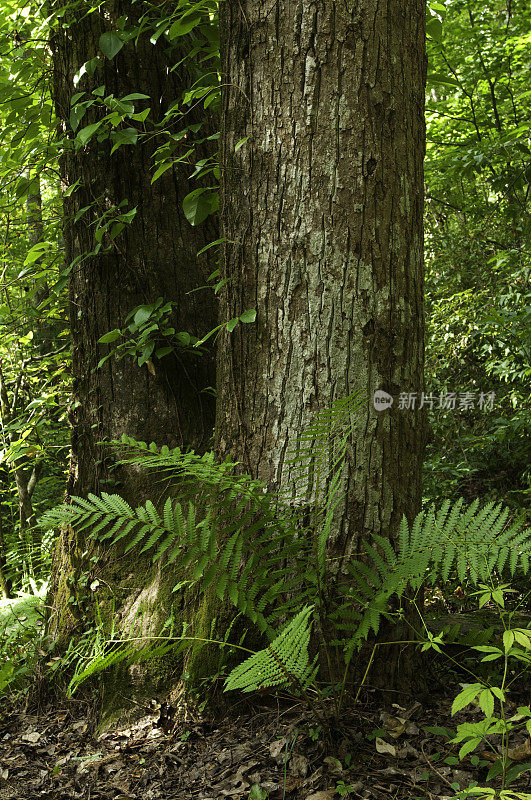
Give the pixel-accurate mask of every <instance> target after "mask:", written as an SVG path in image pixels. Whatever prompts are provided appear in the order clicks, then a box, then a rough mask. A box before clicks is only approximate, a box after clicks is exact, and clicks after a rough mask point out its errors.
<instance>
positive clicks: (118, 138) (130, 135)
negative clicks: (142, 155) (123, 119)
mask: <svg viewBox="0 0 531 800" xmlns="http://www.w3.org/2000/svg"><path fill="white" fill-rule="evenodd" d="M111 141H112V142H113V147H112V150H111V155H112V154H113V153H114V152H115V151H116V150H118V148H119V147H121V146H122V145H135V144H136V143H137V141H138V131H137V130H136V129H135V128H123V129H122V130H120V131H113V132H112V133H111Z"/></svg>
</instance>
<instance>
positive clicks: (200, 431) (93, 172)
mask: <svg viewBox="0 0 531 800" xmlns="http://www.w3.org/2000/svg"><path fill="white" fill-rule="evenodd" d="M86 5H87V7H86V9H84V10H85V11H89V8H90V4H86ZM143 5H145V4H140V3H136V4H134V3H127V2H115V3H112V4H111V3H109V4H107V3H106V4H104V5H103V6H102V7H101V8H100V10H99V12H94V13H87V15H86V16H83V13H81V12H82V11H83V9H80V8H77V9H76V12H75V14H76V18H75V19H70V20H69V23H70V24H69V26H68V27H65V28H62V27H61V26H60V25H58V27H57V29H56V31H55V34H54V36H53V39H52V47H53V58H54V89H55V103H56V109H57V114H58V117H59V119H60V120H61V121H62V128H63V131H66V132H67V133H68V132H70V133H69V135H70V137H71V138H73V136H74V134H73V133H72V131H71V127H70V124H69V115H70V110H71V97H72V95H73V94H74V93H75V92H80V91H84V92H87V95H86V96H85V97H90V92H91V91H92V90H93V89H95V88H96V87H98V86H101V85H102V84H104V85H105V96H108V95H112V94H114V96H115V97H116V98H121V97H124V96H125V95H127V94H129V93H132V92H138V93H142V94H146V95H149V97H150V100H149V101H146V100H135V101H134V102H135V110H137V111H141V110H143V109H144V108H145V107H147V106H150V107H151V109H152V111H151V116H150V120H151V121H152V122H155V123H156V122H159V121H160V120H161V119H162V116H163V113H164V111H165V110H166V109H167V108H168V106H169V104H170V103H171V102H173V101H175V100H177V99H179V98H180V97H181V96H182V93H183V91H184V90H185V89H186V88H187V87H188V85H189V81H190V75H189V72H188V70H187V68H186V66H181V67H180V68H179V69H177V70H174V71H171V68H172V67H173V65H174V63H175V62H176V61H178V60H179V59H178V58H176V57H172V56H171V55H168V51H167V43H166V44H165V43H164V37H162V38H161V39H160V40H159V42H158V44H157V45H156V46H153V45H152V44H151V43H150V42H149V34H143V35H142V36H140V38H139V40H138V42H137V43H136V44H135V42H134V40H133V41H131V42H129V43H127V44H126V45H125V46H124V47H123V49H122V50H121V52H120V53H118V55H116V56H115V58H114V59H112V60H108V59H106V58H104V57H103V55H102V54H101V52H100V51H99V45H98V42H99V37H100V36H101V34H102V33H104V32H106V31H111V30H113V29H115V28H116V20H117V19H118V18H119V17H120V16H121V15H128V17H129V21H130V22H131V21H132V22H133V23H134V22H135V19H134V15H135V14H139V13H141V11H142V10H143V11H145V10H146V9H145V8H144V9H141V8H140V6H143ZM97 55H99V56H100V64H99V65H98V67H97V69H96V72H95V74H94V76H93V77H89V76H88V75H86V74H85V75H84V76H83V77H82V79H81V80H80V82H79V85H77V86H75V85H74V75H75V73H76V72H77V71H78V70H79V69H80V67H81V65H83V64H84V63H85V62H86V61H88V60H90V59H93V58H94V57H95V56H97ZM107 111H108V109H104V110H95V109H94V108H91V109H89V111H88V112H87V114H86V116H85V117H84V118H83V121H82V123H81V125H80V127H83V126H85V125H88V124H90V123H92V122H94V121H96V120H98V119H101V117H102V116H104V114H105V113H106V112H107ZM194 121H197V120H195V119H194V118H193V113H192V114H190V115H189V116H188V117H187V119H186V120H185V122H184V124H183V126H182V127H184V125H185V124H190V123H192V122H194ZM139 127H141V126H140V125H139ZM161 144H162V140H161V137H160V135H158V136H154V137H153V136H152V137H148V138H147V140H146V138H142V137H140V139H139V143H138V144H137V145H136V146H134V147H130V146H129V147H122V148H120V149H118V150H117V151H116V152H115V153H114V154H113V155H110V149H111V143H109V141H108V139H106V140H105V141H103V142H98V141H97V137H96V136H95V137H93V138H92V139H91V140H90V141H89V143H88V144H87V145H86V146H85V147H82V148H81V149H79V150H78V151H77V152H74V149H73V148H70V149H66V151H65V153H64V156H63V158H62V162H61V172H62V179H63V182H64V186H65V188H66V187H67V186H69V185H72V184H74V183H75V182H76V181H78V180H79V181H80V184H79V187H78V188H77V189H76V190H75V191H74V192H73V193H72V194H71V195H70V196H68V197H65V200H64V209H65V217H66V224H65V229H64V240H65V245H66V261H67V263H72V262H74V267H73V269H72V272H71V278H70V318H71V326H72V344H73V367H72V369H73V381H74V399H73V403H72V411H71V423H72V467H71V471H70V480H69V486H68V493H69V494H70V495H82V496H83V495H86V494H87V493H88V492H98V491H101V490H105V491H111V492H113V491H115V492H118V493H120V494H121V495H122V496H124V497H125V498H126V499H127V500H128V501H129V502H130V503H131V504H133V505H137V504H138V503H139V502H142V501H143V500H144V499H145V497H146V495H148V496H149V495H150V494H151V497H152V499H153V500H155V501H156V499H157V496H158V495H157V492H158V494H160V486H159V487H155V488H154V485H153V483H152V482H151V483H150V481H149V480H147V479H146V475H145V473H143V472H140V471H138V470H136V471H135V469H133V468H128V469H124V468H116V466H115V464H114V463H113V458H112V456H111V455H110V453H109V452H108V451H105V450H102V448H101V447H100V446H98V444H97V443H98V442H101V441H102V440H107V439H113V438H120V437H121V435H122V434H123V433H125V434H127V435H129V436H132V437H134V438H136V439H140V440H143V441H147V442H151V441H155V442H156V443H157V444H159V445H161V444H167V445H169V446H173V447H174V446H177V445H179V446H181V445H182V446H185V447H191V448H194V449H195V450H197V451H202V450H205V449H207V448H208V446H209V443H210V439H211V436H212V429H213V422H214V402H213V399H212V397H211V396H209V395H208V394H205V393H203V390H204V389H206V388H207V387H209V386H213V385H214V382H215V363H214V358H213V357H212V356H208V355H207V356H203V357H200V356H199V355H198V354H197V353H190V352H187V351H186V350H184V349H183V350H180V351H175V353H174V354H170V355H167V356H166V357H165V358H164V359H162V360H160V361H159V360H157V359H156V358H153V359H152V361H151V362H150V364H147V365H146V364H144V365H143V366H141V367H139V366H138V364H137V362H136V360H135V359H133V358H132V357H131V356H126V357H125V358H123V359H122V360H119V361H118V360H116V359H115V358H114V357H112V358H110V359H109V360H108V361H107V362H106V363H105V364H104V365H103V366H102V367H101V368H98V367H97V364H98V361H99V359H100V358H101V357H102V356H103V355H105V354H106V353H107V352H108V345H101V344H98V339H99V337H101V336H102V334H104V333H106V332H108V331H111V330H113V329H115V328H123V327H124V320H125V318H126V316H127V314H128V313H129V312H130V311H131V310H132V309H133V308H134V307H135V306H137V305H140V304H143V303H149V302H152V301H154V300H156V299H157V298H158V297H163V298H164V300H165V301H167V300H173V301H175V302H176V304H177V305H176V311H175V315H174V318H173V319H172V320H171V324H172V326H173V327H175V329H176V330H177V331H188V332H190V333H191V334H193V335H203V334H204V333H205V332H206V331H208V330H210V329H211V328H213V327H214V325H215V323H216V313H217V309H216V307H215V302H214V295H213V293H212V292H208V291H203V292H194V293H192V294H188V292H190V291H191V290H192V289H196V288H197V287H199V286H204V284H205V281H206V277H207V276H208V274H209V273H210V272H211V271H212V266H211V264H209V263H208V257H206V256H202V257H200V258H199V259H198V258H197V257H196V254H197V252H198V251H199V250H200V249H201V248H202V247H204V246H205V244H207V243H208V242H210V241H212V239H215V238H216V236H217V231H216V226H215V225H214V224H213V223H209V222H207V223H205V224H203V225H201V226H200V227H198V228H192V227H191V226H190V224H189V223H188V221H187V220H186V218H185V217H184V214H183V211H182V201H183V198H184V197H185V195H186V194H187V193H188V192H190V191H191V189H193V188H195V187H194V185H190V183H189V181H188V178H187V176H188V175H189V174H190V172H191V171H192V170H191V168H190V165H189V164H181V165H178V166H177V167H174V168H172V169H170V170H168V171H167V172H166V173H165V174H164V175H163V176H162V177H161V178H160V179H159V180H158V181H157V182H155V183H154V184H153V185H151V177H152V174H153V161H152V155H153V152H154V150H155V148H156V147H158V146H160V145H161ZM203 155H207V153H206V152H205V153H203ZM199 157H200V156H199V155H198V158H199ZM123 200H127V201H128V202H127V205H126V207H125V208H124V209H123V210H124V211H127V210H129V209H132V208H134V207H136V208H137V213H136V216H135V217H134V220H133V222H132V223H131V224H130V225H126V227H125V229H124V230H123V232H122V233H121V234H120V235H119V236H118V237H117V238H116V239H115V240H114V243H113V246H112V250H111V251H110V252H108V253H104V252H100V253H99V254H97V255H92V256H89V257H86V255H85V254H87V253H89V252H90V251H92V250H93V249H94V246H95V239H94V229H95V221H96V220H97V218H98V217H100V216H101V214H102V213H103V212H105V211H106V210H108V209H110V208H111V207H113V206H118V205H119V204H120V202H121V201H123ZM86 206H90V208H89V209H88V210H87V211H86V212H84V213H82V214H80V215H79V219H78V220H77V221H76V219H75V217H76V215H78V214H79V212H80V211H81V210H82V209H83V208H85V207H86ZM107 243H108V240H106V239H104V244H107ZM164 343H166V342H164ZM78 545H79V542H78V541H77V540H76V539H75V537H72V536H71V534H70V533H69V532H65V534H64V535H63V539H62V541H61V543H60V546H59V548H58V556H57V558H56V562H55V570H54V579H53V584H54V586H53V589H52V600H53V605H54V606H55V620H54V617H53V616H52V620H51V629H52V631H53V629H54V626H55V632H56V634H57V635H60V634H61V631H62V630H63V629H64V626H65V625H66V626H68V615H67V614H66V612H65V610H64V609H65V606H64V602H65V601H64V596H65V594H66V593H67V591H66V589H65V580H66V577H65V576H67V575H68V574H69V571H70V574H71V572H72V569H71V563H72V559H73V557H74V555H75V552H76V548H77V547H78ZM99 569H100V571H101V573H100V574H101V576H102V577H103V578H104V579H105V580H106V581H107V583H108V584H109V585H110V586H112V587H113V591H114V592H115V596H116V603H117V605H116V607H117V609H118V608H120V607H121V608H122V611H123V608H124V607H126V608H128V609H129V610H131V609H134V608H136V611H138V603H137V605H136V606H135V603H136V601H137V599H138V598H139V597H142V596H143V595H142V593H143V592H144V593H147V594H146V603H147V605H146V608H147V606H149V607H154V605H156V604H157V603H158V606H157V608H158V610H159V611H160V609H161V608H162V611H161V613H168V608H167V607H166V606H168V603H162V602H161V593H162V594H163V595H164V597H165V598H166V600H167V599H168V596H169V597H170V599H171V598H172V595H171V586H173V584H174V583H175V582H176V581H175V580H174V578H175V576H173V575H171V574H170V575H168V576H161V575H160V574H153V570H152V569H151V571H150V568H149V562H144V561H142V563H141V564H140V563H139V562H138V557H137V556H136V555H135V553H134V552H132V553H131V554H130V555H129V556H128V557H125V558H124V557H123V556H122V557H120V558H116V557H112V558H109V560H108V564H107V565H105V566H102V565H101V564H100V565H99ZM120 582H121V583H120ZM168 582H171V585H170V586H169V589H168V586H166V590H167V591H166V590H164V591H165V594H164V591H163V589H164V585H165V584H168ZM122 584H123V586H122ZM117 586H119V587H121V588H116V587H117ZM150 587H151V588H150ZM153 613H155V612H153ZM157 613H158V612H157ZM128 614H129V612H128V611H126V612H123V617H124V619H126V618H127V617H128ZM129 616H130V614H129Z"/></svg>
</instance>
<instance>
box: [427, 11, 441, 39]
mask: <svg viewBox="0 0 531 800" xmlns="http://www.w3.org/2000/svg"><path fill="white" fill-rule="evenodd" d="M442 31H443V26H442V22H441V20H440V19H438V18H437V17H430V19H428V20H427V22H426V35H427V36H429V37H430V39H433V40H434V41H435V42H440V41H441V40H442Z"/></svg>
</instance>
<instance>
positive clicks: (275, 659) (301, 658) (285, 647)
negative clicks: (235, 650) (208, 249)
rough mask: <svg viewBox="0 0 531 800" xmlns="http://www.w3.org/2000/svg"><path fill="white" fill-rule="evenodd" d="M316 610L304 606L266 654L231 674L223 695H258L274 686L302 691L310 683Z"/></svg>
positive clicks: (253, 659) (246, 663)
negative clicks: (237, 691)
mask: <svg viewBox="0 0 531 800" xmlns="http://www.w3.org/2000/svg"><path fill="white" fill-rule="evenodd" d="M312 612H313V606H305V607H304V608H303V609H302V611H300V612H299V613H298V614H297V616H296V617H294V619H292V620H291V622H289V623H288V624H287V625H286V627H285V628H284V630H283V631H282V632H281V633H280V634H279V635H278V636H277V637H276V638H275V639H273V641H272V642H271V644H270V645H269V646H268V647H266V648H265V649H264V650H260V651H259V652H258V653H255V654H254V655H252V656H251V657H250V658H248V659H247V660H246V661H244V662H243V664H239V665H238V666H237V667H236V668H235V669H233V670H232V672H231V673H230V675H229V677H228V678H227V680H226V681H225V687H224V691H226V692H227V691H233V690H235V689H239V690H240V691H242V692H255V691H258V690H259V689H264V688H269V687H272V686H285V687H293V686H296V687H300V686H301V685H302V686H304V685H305V683H306V682H307V681H308V680H309V679H311V675H312V673H313V672H314V669H313V668H314V664H312V665H310V663H309V655H308V645H309V642H310V634H311V628H312V620H311V616H312Z"/></svg>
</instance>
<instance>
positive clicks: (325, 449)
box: [40, 395, 531, 691]
mask: <svg viewBox="0 0 531 800" xmlns="http://www.w3.org/2000/svg"><path fill="white" fill-rule="evenodd" d="M359 406H360V401H359V398H358V397H357V396H356V395H351V396H350V397H348V398H346V399H345V400H341V401H337V402H336V403H334V406H333V407H332V409H329V410H328V411H325V412H323V413H321V414H320V415H319V416H318V417H317V418H316V420H315V422H314V423H313V424H312V425H311V426H309V428H308V429H307V430H305V431H303V432H302V433H301V435H300V436H299V437H298V438H297V440H296V443H295V445H294V447H293V448H292V450H291V451H290V457H289V458H288V459H287V468H288V469H289V476H288V478H289V479H287V480H286V483H287V485H288V486H289V487H290V491H289V493H288V495H287V496H286V495H285V496H284V497H281V496H278V495H277V496H276V495H274V494H272V493H268V492H266V491H265V488H264V486H263V485H262V484H261V483H260V482H259V481H257V480H254V479H252V478H251V477H250V476H248V475H241V474H238V473H237V468H238V465H237V464H235V463H233V462H231V461H229V460H227V461H224V462H223V463H222V464H216V463H215V461H214V457H213V454H212V453H207V454H205V455H202V456H199V455H197V454H195V453H193V452H187V453H184V452H183V451H182V450H180V449H179V448H174V449H172V450H170V449H169V448H167V447H163V448H161V449H160V450H158V449H157V447H156V446H155V445H147V444H145V443H143V442H136V441H134V440H132V439H130V438H127V437H123V439H122V440H121V441H120V442H114V443H113V444H114V445H115V447H116V448H117V449H118V450H119V453H120V456H121V461H122V463H124V464H135V465H136V466H139V467H141V468H145V469H149V470H154V471H156V472H157V473H158V474H160V475H161V476H162V480H164V481H165V482H166V483H167V487H166V491H167V492H168V491H170V490H171V493H172V494H171V496H170V497H168V499H167V500H166V501H165V503H164V505H163V508H162V510H161V511H159V510H158V509H157V508H156V507H155V505H154V504H153V503H152V502H151V501H147V502H146V503H145V504H144V505H141V506H139V507H138V508H136V509H133V508H131V506H129V504H128V503H127V502H126V501H125V500H123V498H121V497H120V496H119V495H116V494H106V493H102V494H101V496H100V497H97V496H96V495H93V494H90V495H89V496H88V497H87V498H79V497H74V498H72V499H71V502H70V503H69V504H64V505H62V506H59V507H58V508H56V509H53V510H52V511H49V512H47V513H45V514H44V515H43V517H41V520H40V525H41V526H42V527H44V528H47V529H53V528H57V527H59V526H61V525H64V524H67V525H71V526H72V527H73V528H74V529H75V530H76V531H78V532H83V531H85V532H87V534H88V536H90V537H92V539H93V540H94V541H95V542H96V543H99V542H106V543H107V545H108V544H112V545H116V544H120V545H121V546H123V547H124V549H125V551H126V552H128V551H133V550H137V551H138V552H139V553H146V554H150V555H151V557H152V558H153V560H155V561H156V560H160V559H162V560H163V561H164V563H165V564H167V565H170V564H171V565H172V568H173V569H174V570H175V571H176V572H177V573H178V574H179V575H182V576H183V585H184V584H185V583H189V582H197V583H198V586H199V588H200V589H201V590H202V591H205V590H206V589H209V588H210V589H211V590H213V591H214V592H215V594H216V595H217V596H218V597H219V599H220V600H222V601H223V600H225V599H228V600H229V601H230V602H231V603H232V604H233V605H234V606H235V607H236V608H237V609H238V611H240V612H241V613H244V614H246V615H247V617H248V618H249V619H250V620H251V621H252V622H253V623H255V624H256V625H257V627H258V628H259V630H260V631H261V632H262V633H265V634H266V635H267V637H268V638H269V640H270V642H271V643H270V645H269V646H268V647H267V648H265V649H264V650H262V651H260V652H259V653H257V654H255V655H253V656H252V657H251V658H250V659H248V660H247V661H246V662H244V664H242V665H240V666H239V667H237V668H236V670H234V671H233V672H232V673H231V674H230V676H229V678H228V680H227V684H226V688H227V690H229V689H235V688H240V689H242V690H243V691H252V690H253V688H254V689H256V688H260V687H266V686H267V687H270V686H281V685H283V686H286V685H290V686H292V688H293V687H294V686H295V685H298V686H299V688H300V687H301V686H302V687H304V686H307V685H308V681H309V680H311V679H312V676H315V672H316V669H317V667H316V666H315V662H313V663H312V664H310V662H309V656H308V642H309V639H310V632H311V625H312V622H311V618H312V615H314V616H316V617H317V619H318V620H319V622H320V623H321V625H320V627H321V628H322V627H323V625H322V623H323V622H325V621H326V620H325V619H324V618H325V617H326V616H327V617H328V622H330V623H332V625H333V627H334V628H335V636H336V637H337V638H335V639H334V640H333V641H332V643H330V642H325V643H324V644H325V645H326V646H331V645H332V646H341V647H343V648H344V651H345V658H346V661H347V662H348V661H349V659H350V658H351V656H352V654H353V652H354V651H355V649H356V648H359V646H360V645H361V643H362V642H363V640H364V639H366V638H367V637H368V636H369V635H370V634H371V633H373V634H377V633H378V631H379V628H380V625H381V620H382V618H389V619H391V614H390V612H389V601H390V600H391V599H392V598H393V597H394V598H398V599H400V598H402V597H403V596H404V593H405V592H406V590H407V589H412V590H413V591H417V590H418V589H419V588H420V587H421V586H422V584H423V583H425V582H429V581H434V580H437V579H439V578H442V579H443V580H447V578H448V576H449V574H450V573H451V572H452V570H456V571H457V574H458V576H459V577H460V579H461V580H463V579H465V578H466V577H468V578H469V579H470V581H471V582H472V583H474V584H477V583H478V582H487V581H488V578H489V576H490V575H491V573H492V572H493V570H497V571H499V572H501V571H502V570H508V571H509V572H510V573H511V574H513V573H514V571H515V570H516V568H517V567H518V566H520V567H521V568H522V569H523V570H524V572H527V571H528V569H529V554H530V551H531V542H530V541H529V537H528V535H526V532H525V531H523V530H522V529H521V526H520V525H519V524H518V523H513V524H509V523H508V511H507V510H504V509H503V508H502V507H501V505H495V504H493V503H491V504H489V505H487V506H485V507H483V508H481V509H480V508H479V507H478V503H477V502H475V503H472V504H471V505H470V506H468V507H466V506H465V505H464V503H463V500H458V501H457V502H456V503H453V504H452V503H450V501H445V502H444V503H443V505H442V507H441V508H440V509H439V510H438V511H436V509H435V507H434V506H432V507H431V508H429V509H427V510H425V511H423V512H421V513H420V514H419V515H417V517H416V518H415V519H414V521H413V523H412V524H411V526H410V525H409V524H408V522H407V520H406V518H405V517H404V518H403V519H402V521H401V523H400V526H399V530H398V536H397V542H396V549H395V547H393V544H392V543H391V542H390V541H389V540H388V539H387V538H385V537H384V536H382V535H375V536H374V537H373V539H372V541H370V542H365V543H362V547H361V550H362V552H363V558H360V559H357V560H354V559H352V560H350V561H349V562H347V564H346V576H345V577H346V580H345V581H343V584H342V585H340V586H339V597H338V595H337V585H336V584H335V583H334V585H333V586H332V590H331V592H329V593H328V594H327V591H328V583H329V582H328V581H327V576H326V570H327V558H326V553H327V545H328V541H329V539H330V537H331V536H332V535H333V531H334V518H335V513H336V508H337V506H338V504H339V503H340V502H341V501H342V500H343V498H344V492H343V477H344V467H345V460H346V456H347V450H348V442H349V439H350V437H351V436H352V432H353V427H354V424H355V422H356V415H357V412H358V409H359ZM185 574H186V575H188V579H184V576H185ZM301 607H302V610H301ZM286 619H288V620H291V621H290V622H288V623H287V624H284V627H283V628H282V632H281V633H280V634H278V633H277V626H278V624H279V623H282V622H285V620H286ZM188 638H190V637H188ZM105 647H106V648H107V649H105ZM105 647H104V646H103V644H102V641H99V642H98V643H97V647H96V649H95V650H94V652H93V653H92V656H91V659H92V660H91V659H89V661H88V663H86V664H85V665H84V666H83V668H82V669H81V671H80V672H79V674H78V678H79V679H81V678H83V677H86V676H88V675H89V674H90V669H92V667H93V666H94V664H98V663H99V664H100V665H101V664H105V665H107V666H110V665H111V664H115V663H117V662H118V661H120V660H124V659H128V660H130V659H131V658H132V657H133V656H132V652H133V651H134V652H137V651H138V646H136V648H131V646H126V645H123V643H122V645H120V646H118V645H112V644H111V645H110V644H109V641H108V640H107V644H106V645H105ZM98 648H99V649H98ZM141 650H142V648H141ZM147 652H148V650H146V653H147ZM153 652H155V650H153ZM146 657H147V655H146ZM91 665H92V666H91ZM94 669H95V667H94ZM76 680H77V679H76Z"/></svg>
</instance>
